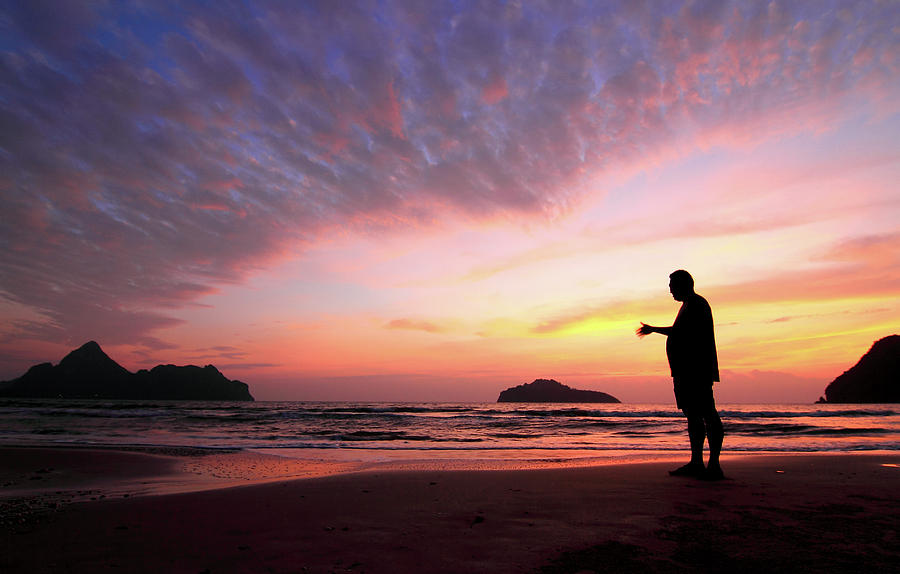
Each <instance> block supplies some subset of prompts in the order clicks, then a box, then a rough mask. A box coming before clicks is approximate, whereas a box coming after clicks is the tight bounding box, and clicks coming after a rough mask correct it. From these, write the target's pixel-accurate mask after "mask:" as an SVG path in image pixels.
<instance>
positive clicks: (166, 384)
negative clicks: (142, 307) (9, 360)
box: [0, 341, 253, 401]
mask: <svg viewBox="0 0 900 574" xmlns="http://www.w3.org/2000/svg"><path fill="white" fill-rule="evenodd" d="M0 397H34V398H66V399H75V398H97V399H163V400H166V399H176V400H203V401H252V400H253V397H252V396H251V395H250V389H249V387H248V386H247V385H246V383H242V382H240V381H230V380H228V379H227V378H225V375H223V374H222V373H220V372H219V370H218V369H216V368H215V367H214V366H212V365H207V366H205V367H203V368H200V367H195V366H193V365H188V366H186V367H176V366H175V365H158V366H156V367H153V368H152V369H151V370H149V371H148V370H146V369H141V370H140V371H138V372H137V373H131V372H130V371H128V370H127V369H126V368H124V367H122V366H121V365H119V364H118V363H116V362H115V361H113V360H112V359H110V358H109V356H108V355H107V354H106V353H104V352H103V349H101V348H100V345H98V344H97V343H95V342H94V341H90V342H88V343H85V344H84V345H82V346H81V347H79V348H78V349H75V350H74V351H72V352H71V353H69V354H68V355H66V356H65V358H63V360H62V361H60V362H59V364H58V365H56V366H53V365H52V364H50V363H41V364H39V365H35V366H33V367H31V368H30V369H28V371H27V372H26V373H25V374H24V375H22V376H21V377H19V378H18V379H13V380H12V381H6V382H0Z"/></svg>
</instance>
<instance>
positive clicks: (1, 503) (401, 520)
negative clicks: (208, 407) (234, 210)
mask: <svg viewBox="0 0 900 574" xmlns="http://www.w3.org/2000/svg"><path fill="white" fill-rule="evenodd" d="M186 454H194V455H196V454H201V453H184V452H171V453H159V452H150V453H148V452H119V451H114V450H91V449H62V450H60V449H55V450H54V449H15V448H4V449H0V457H2V458H0V460H3V464H2V465H0V484H2V485H4V486H3V492H2V494H0V523H2V525H0V529H2V547H0V550H2V557H0V571H3V572H113V571H114V572H190V573H200V572H209V573H211V574H213V573H219V572H279V573H280V572H607V571H609V572H671V571H688V572H690V571H698V572H699V571H713V572H715V571H723V572H724V571H728V572H730V573H734V572H762V571H765V572H797V571H807V572H860V571H873V572H875V571H877V572H892V571H893V572H896V571H898V565H900V550H898V549H900V497H898V496H897V492H898V491H900V489H898V486H900V456H897V455H881V454H873V455H828V456H824V455H809V456H743V457H736V456H734V457H726V458H724V459H723V466H724V468H725V471H726V474H727V475H728V476H729V480H725V481H722V482H717V483H705V482H701V481H698V480H695V479H689V478H674V477H670V476H668V474H667V473H666V470H668V469H669V468H670V467H672V463H671V462H665V463H659V462H657V463H634V464H618V465H608V466H595V467H588V468H563V469H528V470H477V471H476V470H442V469H430V470H429V469H425V468H418V469H417V470H409V469H406V470H392V469H391V467H390V466H389V465H388V466H381V467H379V468H376V469H372V468H368V469H365V468H360V467H353V466H352V465H349V464H348V465H347V466H345V467H343V468H338V467H334V466H329V465H319V466H317V465H316V464H315V463H310V462H304V461H296V460H291V459H280V460H279V459H278V457H267V456H264V455H258V454H254V453H223V454H216V455H213V456H212V457H209V456H185V455H186ZM51 463H52V464H51ZM254 467H255V468H254ZM336 472H338V473H339V474H334V473H336ZM35 476H41V477H42V478H40V479H33V480H32V478H31V477H35ZM288 477H291V478H292V479H290V480H282V479H284V478H288ZM304 477H305V478H304ZM44 481H48V482H46V483H44ZM236 484H237V485H241V484H243V485H244V486H235V485H236ZM38 485H39V486H38ZM78 492H86V493H87V494H86V495H80V496H73V494H77V493H78Z"/></svg>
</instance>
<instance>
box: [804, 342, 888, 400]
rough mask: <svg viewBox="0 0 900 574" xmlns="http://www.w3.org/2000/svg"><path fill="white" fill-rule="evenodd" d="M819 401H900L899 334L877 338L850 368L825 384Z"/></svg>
mask: <svg viewBox="0 0 900 574" xmlns="http://www.w3.org/2000/svg"><path fill="white" fill-rule="evenodd" d="M818 402H820V403H900V335H890V336H888V337H885V338H884V339H880V340H878V341H875V343H874V344H873V345H872V348H871V349H869V351H868V352H867V353H866V354H865V355H863V356H862V358H861V359H860V360H859V362H858V363H856V364H855V365H854V366H853V367H851V368H850V369H849V370H847V371H845V372H844V374H843V375H841V376H839V377H838V378H836V379H835V380H833V381H831V383H830V384H829V385H828V386H827V387H826V388H825V396H824V397H822V398H820V399H819V401H818Z"/></svg>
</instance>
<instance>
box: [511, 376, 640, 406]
mask: <svg viewBox="0 0 900 574" xmlns="http://www.w3.org/2000/svg"><path fill="white" fill-rule="evenodd" d="M497 402H498V403H620V402H622V401H620V400H619V399H617V398H616V397H614V396H612V395H608V394H606V393H601V392H600V391H584V390H581V389H573V388H572V387H569V386H566V385H564V384H562V383H560V382H558V381H555V380H553V379H536V380H535V381H534V382H531V383H527V384H524V385H518V386H516V387H510V388H508V389H506V390H505V391H503V392H501V393H500V396H499V397H498V398H497Z"/></svg>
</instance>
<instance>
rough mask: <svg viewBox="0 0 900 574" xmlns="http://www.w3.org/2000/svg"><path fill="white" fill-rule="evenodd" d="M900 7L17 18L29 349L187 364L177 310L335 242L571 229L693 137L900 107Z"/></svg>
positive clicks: (16, 110) (13, 32) (5, 24)
mask: <svg viewBox="0 0 900 574" xmlns="http://www.w3.org/2000/svg"><path fill="white" fill-rule="evenodd" d="M829 6H830V5H829ZM831 8H833V9H831ZM898 12H900V10H898V8H897V6H896V5H893V4H891V3H877V2H873V3H866V2H861V3H853V4H846V5H845V4H843V3H835V4H834V6H830V9H828V10H826V9H825V8H824V7H822V6H821V5H819V4H816V5H815V7H813V6H806V5H799V6H798V5H794V4H792V3H784V4H779V3H774V2H773V3H769V4H761V3H757V2H748V3H739V2H709V3H696V2H692V3H687V4H685V5H684V6H674V5H672V4H671V3H667V2H663V3H652V2H650V3H643V4H641V3H635V2H623V3H621V5H615V4H610V3H602V4H600V5H593V4H591V3H588V4H585V5H579V4H573V5H568V4H566V5H563V4H560V3H551V4H547V5H540V4H534V3H524V4H522V5H515V4H509V5H502V4H500V3H487V4H486V5H477V4H473V5H472V6H469V5H467V4H465V3H464V4H463V5H460V4H458V3H449V2H448V3H439V2H430V3H416V2H413V3H406V2H388V3H379V4H368V3H365V2H360V3H355V2H320V3H309V2H305V3H302V4H293V3H287V4H284V3H271V4H269V3H255V4H253V5H246V4H244V3H237V2H235V3H228V2H218V3H216V6H215V9H210V8H209V7H208V6H204V5H202V4H196V5H195V4H182V3H176V4H172V5H165V4H161V3H156V2H152V3H141V2H134V3H113V4H111V5H106V4H98V5H92V4H84V5H82V4H71V3H63V4H60V3H57V2H51V3H44V2H34V1H28V2H21V3H12V4H9V5H6V7H5V8H3V9H2V13H0V29H2V32H3V37H4V41H3V43H2V45H0V50H2V53H0V174H2V175H0V189H2V200H0V201H2V206H0V207H2V210H0V211H2V216H0V217H2V219H0V247H2V248H3V253H4V254H3V257H2V260H0V295H2V296H3V297H6V298H7V299H9V300H12V301H14V302H16V303H18V304H21V305H25V306H27V307H29V308H32V309H34V310H37V311H39V312H40V313H41V314H42V315H43V316H45V317H46V320H45V321H30V322H20V323H17V324H15V325H11V326H7V329H6V332H5V336H7V337H9V336H27V337H35V338H39V339H43V340H52V341H58V342H66V343H70V344H73V343H79V342H82V341H83V340H87V339H96V338H103V337H108V338H113V339H115V340H117V341H118V342H121V343H137V344H143V345H146V346H148V347H151V348H160V347H165V346H166V343H165V342H163V341H160V340H158V339H156V338H154V337H153V336H152V335H151V333H152V332H153V331H154V330H157V329H160V328H163V327H169V326H172V325H175V324H177V320H176V319H173V318H172V317H170V316H169V315H167V311H166V310H167V309H175V308H178V307H181V306H184V305H189V304H192V303H193V302H194V301H196V300H197V298H198V297H200V296H202V295H204V294H208V293H210V292H213V291H214V290H215V289H216V286H217V285H221V284H224V283H229V282H239V281H242V280H243V279H244V278H245V277H246V276H247V275H248V274H250V273H252V272H253V271H255V270H257V269H259V268H261V267H264V266H266V265H267V264H269V263H270V262H272V261H275V260H277V259H279V258H280V257H283V256H284V254H285V253H287V252H293V251H294V250H295V248H296V246H297V245H302V244H303V243H304V242H308V241H313V240H314V239H315V238H316V236H317V235H318V234H319V233H322V232H323V230H326V229H328V228H331V227H333V226H335V225H344V226H350V227H355V228H357V229H359V230H362V231H365V230H366V229H369V228H372V227H375V228H377V227H378V225H379V222H381V221H385V222H393V221H396V220H397V219H400V220H404V221H409V220H413V221H416V220H419V221H423V222H427V221H430V220H432V219H434V218H435V217H443V216H446V212H447V211H448V210H449V211H451V212H453V211H455V212H458V213H461V214H463V215H465V216H467V217H475V218H482V217H494V216H497V215H501V214H507V215H514V216H533V217H544V216H548V215H554V214H557V213H560V212H565V211H566V210H569V209H571V208H572V206H573V204H574V202H577V201H578V199H579V197H580V196H581V194H582V193H583V190H582V187H581V184H582V183H584V182H585V181H586V179H585V178H590V177H591V176H593V175H596V174H597V173H598V172H600V171H602V170H605V169H612V168H614V167H615V166H616V165H617V163H618V162H622V161H627V160H629V159H632V158H635V157H640V156H641V155H642V154H646V153H647V152H648V151H652V150H654V149H658V148H661V147H664V146H665V145H667V144H668V143H671V142H672V139H673V138H674V137H675V135H674V134H676V133H678V132H679V130H680V129H681V128H682V127H684V126H688V127H690V129H691V130H694V131H696V132H698V133H701V132H703V131H705V130H713V131H715V130H717V129H719V130H720V129H721V127H719V126H732V127H735V126H736V128H735V129H736V130H738V131H739V129H740V127H741V126H747V125H751V124H753V123H759V122H764V121H765V118H766V117H767V116H773V117H781V118H790V117H793V116H796V115H798V114H797V112H798V111H799V110H802V109H804V108H807V107H815V108H816V109H817V110H819V112H818V113H817V115H816V119H817V121H820V122H821V121H828V119H829V116H828V114H827V108H828V103H829V102H832V101H837V100H840V99H841V98H846V97H848V94H850V93H851V92H854V91H858V90H863V91H864V92H865V93H864V96H865V97H866V98H869V99H870V100H871V101H874V102H876V103H884V102H891V101H897V95H898V94H897V91H898V87H897V84H896V81H895V78H896V77H897V75H898V72H900V70H898V63H900V62H898V60H900V58H898V48H897V43H896V41H895V34H894V32H893V30H895V29H896V26H897V25H898V23H900V16H898ZM773 121H777V120H773ZM816 127H817V128H821V125H817V126H816ZM98 333H99V334H98Z"/></svg>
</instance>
